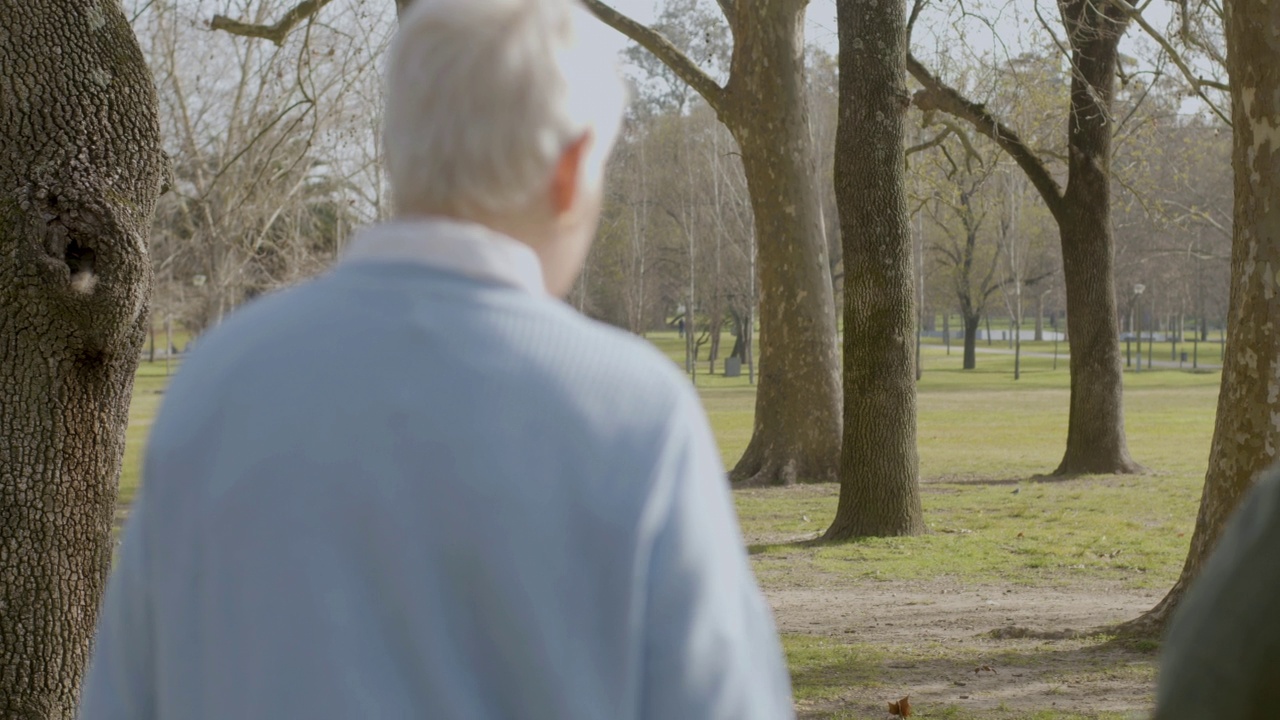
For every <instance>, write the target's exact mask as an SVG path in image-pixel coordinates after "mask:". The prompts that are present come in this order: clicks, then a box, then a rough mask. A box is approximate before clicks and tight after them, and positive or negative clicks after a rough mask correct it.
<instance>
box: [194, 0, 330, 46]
mask: <svg viewBox="0 0 1280 720" xmlns="http://www.w3.org/2000/svg"><path fill="white" fill-rule="evenodd" d="M331 1H332V0H303V2H300V3H298V4H297V5H295V6H294V7H293V9H292V10H290V11H289V12H287V13H285V14H284V16H283V17H281V18H280V20H279V21H277V22H276V23H275V24H274V25H255V24H253V23H244V22H240V21H239V20H232V19H231V18H229V17H227V16H225V15H214V16H213V20H210V21H209V28H210V29H212V30H222V31H223V32H228V33H231V34H232V35H240V36H241V37H251V38H262V39H264V40H270V41H271V42H273V43H275V44H276V45H283V44H284V40H285V38H287V37H288V36H289V33H290V31H292V30H293V29H294V28H295V27H297V25H298V23H300V22H302V21H303V20H307V19H308V18H311V17H312V16H314V15H315V14H316V13H318V12H320V8H323V7H324V6H325V5H328V4H329V3H330V2H331Z"/></svg>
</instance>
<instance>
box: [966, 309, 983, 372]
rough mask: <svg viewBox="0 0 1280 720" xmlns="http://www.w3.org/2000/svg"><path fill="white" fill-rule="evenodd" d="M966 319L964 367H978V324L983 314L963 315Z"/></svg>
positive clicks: (970, 368) (971, 368) (967, 368)
mask: <svg viewBox="0 0 1280 720" xmlns="http://www.w3.org/2000/svg"><path fill="white" fill-rule="evenodd" d="M961 317H962V318H963V320H964V369H965V370H973V369H974V368H976V367H978V325H979V323H981V322H982V316H981V315H976V314H975V315H962V316H961Z"/></svg>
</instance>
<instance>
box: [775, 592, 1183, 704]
mask: <svg viewBox="0 0 1280 720" xmlns="http://www.w3.org/2000/svg"><path fill="white" fill-rule="evenodd" d="M765 593H766V595H767V596H768V598H769V601H770V602H771V604H772V605H773V608H774V613H775V616H776V618H777V623H778V626H779V630H780V631H781V632H783V633H787V634H800V635H809V636H825V637H827V638H830V639H831V641H833V642H840V643H855V644H859V645H866V646H871V647H872V648H874V653H875V657H876V658H877V661H878V662H879V663H880V672H879V673H878V675H876V678H875V680H873V681H871V682H866V681H863V682H860V683H851V684H850V687H849V688H848V690H847V691H841V692H840V695H839V697H838V698H836V699H834V700H833V699H823V700H811V701H807V702H806V701H801V702H800V703H798V708H799V709H800V716H801V717H802V718H812V719H816V718H824V717H828V716H830V715H832V714H834V713H836V712H843V713H849V712H853V713H854V715H855V716H856V717H868V718H881V717H886V705H885V702H886V701H888V700H895V699H897V698H898V697H900V696H902V695H910V696H911V702H912V705H913V706H914V707H915V708H917V712H918V714H921V715H925V714H932V713H930V712H929V710H930V709H931V708H932V709H933V710H935V711H942V710H943V709H945V708H949V707H954V708H956V709H957V710H959V711H960V713H958V716H959V717H967V716H974V717H982V718H1020V717H1026V716H1028V715H1031V714H1033V713H1034V712H1036V711H1041V710H1054V711H1058V712H1061V713H1070V714H1078V715H1083V716H1085V717H1090V716H1096V715H1099V714H1102V713H1108V714H1112V713H1116V714H1120V716H1122V717H1127V716H1132V717H1135V718H1140V717H1146V715H1147V713H1148V712H1149V711H1150V707H1151V703H1152V695H1153V685H1152V682H1153V679H1154V674H1155V666H1156V657H1155V653H1154V652H1153V651H1152V650H1151V649H1150V648H1138V647H1135V646H1133V645H1128V644H1122V643H1117V642H1113V641H1111V640H1110V639H1109V638H1106V637H1100V636H1097V635H1091V634H1090V631H1092V630H1094V629H1097V628H1102V627H1105V626H1108V625H1111V624H1114V623H1117V622H1120V621H1122V620H1127V619H1130V618H1133V617H1135V616H1137V615H1138V614H1139V613H1141V612H1142V611H1144V610H1147V609H1149V608H1150V607H1152V606H1153V605H1154V604H1155V603H1156V602H1157V601H1159V600H1160V596H1159V594H1158V593H1140V592H1134V591H1132V590H1123V589H1121V588H1119V587H1109V586H1106V585H1104V584H1098V585H1093V586H1081V587H1072V588H1067V589H1051V588H1027V587H996V586H972V585H962V584H960V583H958V582H956V581H955V580H939V581H928V582H881V581H868V582H863V583H854V584H848V585H841V586H837V587H829V588H816V589H815V588H804V589H799V588H784V587H775V588H766V590H765ZM1002 628H1006V629H1007V628H1020V629H1021V631H1014V632H1005V633H999V632H997V633H995V634H994V635H993V631H998V630H1000V629H1002ZM1027 630H1029V631H1030V632H1029V633H1028V632H1026V631H1027ZM1081 631H1083V632H1081ZM1028 634H1030V635H1034V636H1035V637H1027V635H1028ZM997 636H1002V637H1001V638H1000V639H998V638H997ZM1046 637H1057V638H1060V639H1045V638H1046ZM845 716H847V715H842V717H845ZM948 716H952V715H948Z"/></svg>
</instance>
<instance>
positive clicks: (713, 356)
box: [707, 300, 724, 375]
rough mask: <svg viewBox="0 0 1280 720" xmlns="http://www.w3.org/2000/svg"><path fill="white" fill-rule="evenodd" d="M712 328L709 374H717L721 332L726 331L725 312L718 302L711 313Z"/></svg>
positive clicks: (708, 356) (708, 357) (708, 363)
mask: <svg viewBox="0 0 1280 720" xmlns="http://www.w3.org/2000/svg"><path fill="white" fill-rule="evenodd" d="M710 323H711V324H710V326H709V327H708V329H707V331H708V332H709V333H711V347H710V348H709V349H708V350H707V374H708V375H715V374H716V361H717V360H719V359H720V332H721V331H722V330H723V329H724V311H723V310H721V309H720V301H719V300H716V307H715V309H714V310H712V311H711V320H710Z"/></svg>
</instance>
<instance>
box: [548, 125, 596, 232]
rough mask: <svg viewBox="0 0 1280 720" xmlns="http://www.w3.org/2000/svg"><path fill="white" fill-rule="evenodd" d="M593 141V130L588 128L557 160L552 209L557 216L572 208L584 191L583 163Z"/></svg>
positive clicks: (552, 177)
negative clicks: (580, 193) (582, 185)
mask: <svg viewBox="0 0 1280 720" xmlns="http://www.w3.org/2000/svg"><path fill="white" fill-rule="evenodd" d="M591 141H592V136H591V131H590V130H587V131H586V132H584V133H582V135H580V136H579V137H578V139H577V140H574V141H573V142H571V143H569V145H568V146H567V147H565V149H564V152H562V153H560V159H559V160H558V161H556V169H555V172H554V173H552V174H551V209H552V210H553V211H554V212H555V215H556V217H561V216H563V215H564V214H565V213H568V212H569V211H570V210H572V209H573V205H574V203H575V202H576V201H577V199H578V193H579V192H581V191H582V188H581V187H580V185H581V184H582V181H583V179H584V177H585V173H584V168H583V166H582V164H583V162H585V161H586V158H587V152H588V151H589V150H590V149H591Z"/></svg>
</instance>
